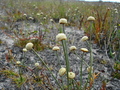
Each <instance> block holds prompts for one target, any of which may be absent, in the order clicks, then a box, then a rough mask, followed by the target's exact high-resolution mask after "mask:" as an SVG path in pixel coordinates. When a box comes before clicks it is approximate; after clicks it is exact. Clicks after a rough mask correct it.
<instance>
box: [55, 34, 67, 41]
mask: <svg viewBox="0 0 120 90" xmlns="http://www.w3.org/2000/svg"><path fill="white" fill-rule="evenodd" d="M62 40H67V37H66V35H65V34H64V33H59V34H58V35H57V36H56V41H62Z"/></svg>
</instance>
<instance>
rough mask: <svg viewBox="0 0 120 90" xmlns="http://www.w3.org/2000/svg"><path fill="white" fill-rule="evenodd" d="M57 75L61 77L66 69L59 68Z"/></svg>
mask: <svg viewBox="0 0 120 90" xmlns="http://www.w3.org/2000/svg"><path fill="white" fill-rule="evenodd" d="M58 73H59V75H60V76H63V75H64V74H65V73H66V68H63V67H62V68H60V70H59V72H58Z"/></svg>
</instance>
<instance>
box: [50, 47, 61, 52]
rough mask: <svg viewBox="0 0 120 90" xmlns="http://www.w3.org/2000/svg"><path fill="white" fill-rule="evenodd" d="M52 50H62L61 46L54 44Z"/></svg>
mask: <svg viewBox="0 0 120 90" xmlns="http://www.w3.org/2000/svg"><path fill="white" fill-rule="evenodd" d="M52 50H53V51H58V50H60V48H59V47H58V46H54V47H53V48H52Z"/></svg>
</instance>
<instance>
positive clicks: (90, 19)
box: [87, 16, 95, 21]
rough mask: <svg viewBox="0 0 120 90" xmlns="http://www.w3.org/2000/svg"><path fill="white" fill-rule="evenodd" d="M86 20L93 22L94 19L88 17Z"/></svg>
mask: <svg viewBox="0 0 120 90" xmlns="http://www.w3.org/2000/svg"><path fill="white" fill-rule="evenodd" d="M87 20H88V21H95V18H94V17H93V16H89V17H88V18H87Z"/></svg>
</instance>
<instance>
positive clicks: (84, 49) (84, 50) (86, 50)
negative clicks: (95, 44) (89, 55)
mask: <svg viewBox="0 0 120 90" xmlns="http://www.w3.org/2000/svg"><path fill="white" fill-rule="evenodd" d="M80 50H81V51H83V52H88V49H87V48H81V49H80Z"/></svg>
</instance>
